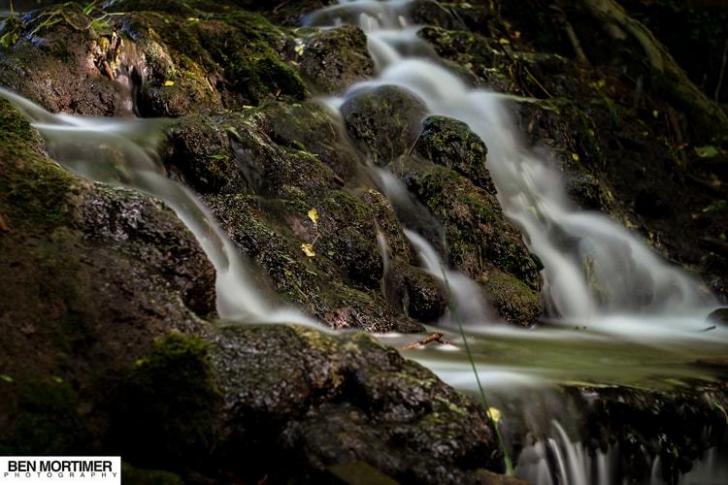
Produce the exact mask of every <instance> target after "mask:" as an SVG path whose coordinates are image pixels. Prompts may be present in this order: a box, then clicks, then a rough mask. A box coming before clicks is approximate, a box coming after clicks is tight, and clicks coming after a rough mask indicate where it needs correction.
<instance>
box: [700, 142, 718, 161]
mask: <svg viewBox="0 0 728 485" xmlns="http://www.w3.org/2000/svg"><path fill="white" fill-rule="evenodd" d="M695 153H696V154H697V155H698V156H699V157H700V158H713V157H715V156H717V155H718V154H719V153H720V152H719V151H718V149H717V148H715V147H714V146H713V145H706V146H704V147H695Z"/></svg>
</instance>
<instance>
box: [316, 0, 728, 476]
mask: <svg viewBox="0 0 728 485" xmlns="http://www.w3.org/2000/svg"><path fill="white" fill-rule="evenodd" d="M411 5H412V2H410V1H407V0H391V1H372V0H350V1H344V0H340V2H339V4H338V5H333V6H330V7H327V8H323V9H321V10H319V11H317V12H314V13H312V14H310V15H309V16H308V17H307V18H306V22H307V24H308V25H311V26H317V27H320V28H333V27H336V26H338V25H341V24H343V23H353V24H356V25H358V26H359V27H361V28H362V30H364V32H365V33H366V35H367V39H368V48H369V52H370V55H371V56H372V58H373V60H374V63H375V66H376V67H377V69H378V76H377V77H376V78H375V79H373V80H370V81H365V82H361V83H358V84H356V85H354V86H351V87H350V88H349V89H348V90H347V92H346V93H345V94H344V95H343V96H342V97H334V98H328V99H325V100H324V102H325V104H326V105H327V106H329V107H331V108H333V109H334V111H336V110H337V109H338V108H340V107H341V106H342V105H343V103H344V102H345V100H346V99H348V98H350V97H353V96H356V95H358V94H359V93H361V92H362V91H364V90H370V89H373V88H376V87H379V86H382V85H395V86H399V87H401V88H404V89H406V90H408V91H410V92H412V93H414V94H415V95H417V96H419V97H420V99H421V100H422V101H424V102H425V104H426V106H427V108H428V110H429V112H430V114H436V115H443V116H448V117H451V118H454V119H457V120H460V121H463V122H465V123H467V124H468V125H469V126H470V129H471V130H472V131H473V132H474V133H475V134H477V135H478V136H479V137H480V138H481V139H482V140H483V141H484V142H485V143H486V145H487V146H488V169H489V171H490V173H491V175H492V177H493V180H494V182H495V185H496V187H497V190H498V198H499V201H500V203H501V205H502V207H503V209H504V212H505V214H506V215H507V216H508V217H509V218H510V219H511V220H512V221H513V222H514V223H516V224H517V225H518V226H519V227H520V228H521V229H522V230H523V232H524V236H525V242H526V244H527V245H528V247H529V249H530V250H531V251H532V252H533V253H535V254H536V255H537V256H538V257H539V258H540V260H541V261H542V263H543V266H544V269H543V271H542V277H543V280H544V288H543V296H544V299H545V300H546V302H547V304H548V308H549V310H550V312H551V313H552V315H553V316H554V317H558V320H557V321H556V322H555V323H557V324H559V325H563V326H565V327H566V328H564V329H563V330H560V329H558V328H551V329H544V328H541V329H539V331H538V332H526V331H523V330H520V329H508V328H504V327H501V326H493V325H475V326H473V325H470V326H468V327H467V328H468V329H469V330H468V331H469V333H470V336H469V337H466V338H468V339H470V338H471V337H473V335H474V334H479V335H481V336H482V335H486V336H488V337H489V339H495V340H498V339H505V340H510V339H512V340H510V341H511V342H512V343H513V342H515V346H514V347H513V348H512V349H513V350H520V351H522V350H523V348H522V346H529V345H532V344H535V346H536V347H539V346H540V348H541V349H542V350H541V352H543V353H544V354H549V353H550V352H553V349H552V348H551V347H550V346H553V347H554V348H555V349H558V350H556V352H564V351H566V353H567V354H568V350H566V349H567V348H569V347H572V346H573V345H574V344H577V346H583V347H585V348H586V349H587V350H588V349H590V348H591V349H596V350H597V351H598V352H604V353H605V356H604V357H603V359H604V364H606V362H607V361H609V360H610V359H611V357H610V356H609V352H610V351H614V352H615V355H619V356H620V357H619V358H624V357H623V355H622V354H621V353H620V352H621V351H624V349H623V348H622V349H620V350H613V347H614V342H615V341H616V340H623V341H624V342H625V347H627V348H630V347H631V348H632V351H633V352H638V353H641V354H640V355H642V356H649V357H645V359H644V360H643V361H641V362H640V364H639V365H640V366H642V365H644V366H645V369H644V374H641V375H642V376H645V375H647V374H648V373H649V372H650V370H649V369H650V366H651V365H654V366H655V369H657V368H659V367H660V366H661V365H664V363H662V361H661V359H665V358H666V357H665V356H666V355H668V356H669V357H667V359H668V361H670V359H674V358H676V357H674V355H673V354H671V353H670V352H677V351H676V350H675V349H676V348H680V349H681V351H684V349H685V347H686V346H687V347H689V346H690V345H700V346H703V347H704V349H705V351H706V352H708V353H710V352H716V353H721V352H722V348H723V347H722V345H723V343H724V342H725V341H727V340H728V332H727V331H726V330H725V329H715V328H710V327H708V325H707V324H706V323H705V316H706V315H707V314H708V313H709V312H710V311H711V310H712V309H713V308H715V306H716V303H717V302H716V300H715V299H714V297H713V296H712V295H711V293H710V292H709V291H708V290H707V289H705V288H704V287H702V286H701V285H700V284H699V283H698V282H697V281H696V280H694V279H693V278H692V277H690V276H689V275H687V274H685V273H684V272H682V271H681V270H680V269H678V268H676V267H673V266H672V265H670V264H668V263H667V262H665V261H663V260H662V259H661V258H660V257H659V256H657V255H656V254H655V253H654V252H653V251H652V250H651V249H649V248H648V247H647V246H646V245H645V244H644V243H643V242H642V241H640V240H639V239H638V238H637V237H635V236H634V235H632V234H630V233H629V232H628V231H627V230H626V229H625V228H623V227H622V226H621V225H619V224H617V223H615V222H613V221H612V220H611V219H609V218H608V217H606V216H604V215H601V214H597V213H589V212H584V211H580V210H578V208H576V207H575V206H574V205H573V204H572V203H571V202H570V201H569V199H568V197H567V196H566V190H565V187H564V184H563V181H562V179H561V177H560V175H559V173H558V171H557V170H555V169H554V168H553V167H551V166H549V164H548V163H547V162H546V161H545V160H543V159H541V158H539V157H538V156H536V155H534V154H533V153H531V152H530V151H529V150H528V149H527V148H525V147H524V145H523V144H522V142H521V140H520V136H519V134H518V131H517V129H516V127H515V123H514V122H513V120H512V115H511V113H510V109H509V107H508V106H507V105H506V99H507V97H506V96H504V95H501V94H498V93H495V92H491V91H487V90H484V89H473V88H470V87H469V86H467V85H466V84H465V83H464V82H463V81H462V80H461V79H459V78H458V77H457V76H456V75H454V74H453V73H451V72H450V71H448V70H447V69H446V68H444V67H443V66H442V65H441V63H439V62H438V60H437V59H436V56H435V55H434V54H433V50H432V49H431V48H429V46H428V45H427V44H426V43H425V42H424V41H423V40H422V39H421V38H419V37H418V35H417V31H418V28H417V26H414V25H412V23H411V22H410V20H409V17H408V9H409V7H410V6H411ZM336 115H337V117H339V118H341V116H340V115H339V113H336ZM368 169H369V170H370V171H372V172H373V173H374V175H373V177H372V178H373V180H375V182H376V183H377V185H378V187H379V188H380V190H381V191H382V192H383V193H385V195H387V197H388V198H389V199H390V201H391V202H392V204H393V206H394V207H395V209H397V208H398V207H401V206H402V204H403V201H404V202H405V203H406V204H409V205H411V204H412V203H411V202H409V201H407V194H406V189H405V188H404V185H403V184H402V183H401V182H399V181H398V180H396V177H395V176H394V175H393V174H392V173H390V172H389V171H387V170H386V169H382V168H376V167H373V166H371V165H370V166H369V167H368ZM398 215H399V214H398ZM427 215H428V217H431V216H430V215H429V214H427ZM400 219H402V218H400ZM401 222H402V223H403V225H405V226H409V229H407V230H405V234H406V236H407V237H408V239H409V240H410V242H411V244H412V245H413V247H414V248H415V249H416V250H417V252H418V254H419V255H420V259H421V260H422V264H423V266H424V267H425V269H426V270H427V271H428V272H430V273H431V274H432V275H433V276H435V277H436V278H438V279H440V280H443V281H444V282H445V284H446V285H447V286H448V287H449V289H450V295H451V299H452V300H453V301H452V303H451V306H453V307H455V308H459V307H462V308H465V309H467V311H465V312H464V313H463V314H462V315H458V317H459V318H461V320H462V321H466V322H467V323H471V324H472V323H481V324H482V323H489V322H490V321H492V317H491V315H490V314H489V312H488V310H487V306H486V305H485V304H482V303H481V301H482V300H481V299H480V298H478V297H475V298H474V295H477V294H478V291H477V285H476V284H475V283H474V282H472V281H470V280H469V279H468V278H467V277H465V276H464V275H462V274H459V273H457V272H455V271H453V270H451V269H449V268H446V267H445V266H444V265H443V263H442V260H441V256H440V255H439V254H438V253H437V251H436V250H435V249H434V248H433V247H432V246H431V245H430V244H429V243H428V242H427V240H426V239H425V238H423V237H422V236H421V235H420V234H418V233H417V231H415V230H413V229H416V228H414V227H411V226H412V225H411V224H408V221H406V220H401ZM444 246H445V247H446V244H444ZM473 301H475V302H476V304H475V305H473V304H472V302H473ZM469 303H470V304H469ZM575 323H578V324H579V325H582V326H584V327H582V328H585V329H588V331H587V332H582V333H577V332H574V331H571V330H569V329H568V327H569V325H572V326H573V324H575ZM706 328H707V329H708V330H715V331H713V332H711V333H710V334H708V333H706V332H704V331H705V330H706ZM645 337H649V341H650V342H654V341H660V342H661V344H660V345H661V347H660V348H657V349H653V348H651V344H647V345H646V346H645V345H643V344H641V343H637V342H643V341H645V340H646V339H645ZM452 338H453V340H456V339H457V337H456V336H452ZM556 341H558V342H559V344H556V345H553V343H554V342H556ZM499 343H500V345H501V346H502V340H501V342H499ZM480 345H481V347H482V348H483V349H482V350H479V349H477V348H476V350H475V353H476V354H477V355H475V356H474V357H475V359H479V358H480V359H482V361H485V362H488V363H483V362H482V361H481V363H480V364H478V366H477V372H478V374H479V375H480V379H481V381H483V382H485V383H486V387H488V389H489V392H490V391H492V388H493V386H494V387H496V388H497V387H500V386H503V385H504V383H508V385H509V386H513V385H516V386H533V385H535V383H536V382H538V383H543V382H548V381H549V380H553V382H559V381H560V380H563V379H568V377H566V376H568V375H570V374H573V375H575V376H578V374H579V373H578V371H575V370H576V369H578V368H579V366H580V365H584V364H586V365H585V369H586V370H585V374H589V373H590V372H591V374H590V375H589V377H594V374H595V373H596V372H595V371H597V368H596V366H590V365H589V364H591V363H592V362H593V358H591V356H590V355H586V356H584V355H578V356H577V355H573V356H572V357H573V360H568V359H563V360H562V361H559V363H558V364H554V363H553V362H549V363H544V364H543V365H542V366H539V365H538V363H534V364H533V365H532V366H531V367H527V366H525V367H524V366H522V365H520V364H514V365H508V363H507V362H498V364H497V365H494V363H493V361H494V360H495V361H497V360H498V359H499V355H498V354H499V352H502V348H499V345H498V344H497V343H491V344H488V343H484V342H483V341H481V343H480ZM489 345H490V346H489ZM471 346H472V344H471ZM491 346H492V347H491ZM617 347H618V346H617ZM708 347H709V348H710V349H708ZM618 348H619V347H618ZM441 349H442V350H448V352H447V355H448V356H447V357H444V356H443V353H442V352H438V351H437V350H434V351H432V350H426V351H425V352H420V353H419V354H418V353H411V354H410V357H412V358H414V359H416V360H419V361H420V362H422V363H423V364H425V365H427V366H428V367H430V368H432V369H433V370H435V372H437V373H438V374H439V375H440V376H441V377H442V378H443V379H444V380H446V381H448V382H450V383H451V384H453V385H455V386H459V387H462V388H470V389H471V390H474V389H473V387H474V379H473V376H472V370H471V368H470V367H469V366H468V365H467V363H466V362H465V359H464V358H461V359H460V360H459V361H458V360H457V359H455V358H454V357H453V356H454V355H457V354H458V353H457V352H450V351H451V350H452V346H451V345H449V346H448V345H444V346H441ZM607 349H609V350H607ZM668 349H669V350H668ZM666 352H667V353H666ZM494 353H495V357H494V356H493V354H494ZM423 354H424V355H423ZM460 354H462V352H460ZM589 354H590V352H589ZM471 358H473V356H471ZM680 358H685V356H682V357H680ZM688 358H689V357H688ZM587 362H588V363H587ZM652 362H654V363H652ZM670 362H671V361H670ZM599 365H603V364H602V363H599ZM567 368H568V370H567ZM599 370H600V371H601V369H599ZM524 371H525V372H524ZM653 372H654V373H655V375H657V374H660V371H658V370H653ZM684 372H685V373H686V374H685V377H686V378H687V377H688V376H690V375H692V373H693V372H694V369H690V368H689V367H688V368H686V369H685V371H684ZM481 373H482V374H481ZM554 374H560V375H554ZM606 374H607V375H605V376H604V377H605V378H606V379H607V380H609V379H610V378H613V376H611V375H609V373H608V372H607V373H606ZM637 374H640V372H637ZM620 377H621V376H620ZM575 378H576V379H578V378H579V377H575ZM508 392H512V388H511V390H510V391H506V393H508ZM613 454H614V452H613V451H610V453H607V454H605V453H603V452H600V451H599V450H596V451H595V452H594V453H593V454H590V453H589V451H588V450H586V448H585V447H584V446H583V445H581V444H580V443H578V442H574V441H572V440H571V439H570V438H569V436H568V435H567V433H566V432H565V431H564V429H563V427H562V426H561V425H560V424H559V423H558V421H554V422H553V426H552V430H551V431H550V432H548V433H547V434H546V437H544V438H542V439H541V440H538V441H536V442H535V443H534V444H533V445H532V446H528V447H526V448H525V449H524V450H523V452H522V453H521V457H520V458H521V459H520V461H519V467H518V474H519V475H520V476H522V477H524V478H527V479H529V480H530V481H531V482H533V483H536V484H539V485H547V484H556V483H559V484H591V483H594V484H608V483H614V482H615V481H616V480H619V478H618V477H617V476H616V475H614V473H613V468H614V466H613V463H612V462H614V456H613ZM714 471H715V470H714ZM682 481H683V482H684V483H691V482H690V477H689V476H685V477H683V480H682ZM653 483H659V480H657V481H655V480H653Z"/></svg>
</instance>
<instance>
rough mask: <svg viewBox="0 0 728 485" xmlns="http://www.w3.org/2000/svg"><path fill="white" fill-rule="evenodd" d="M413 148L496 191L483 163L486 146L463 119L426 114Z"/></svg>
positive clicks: (478, 184) (431, 159)
mask: <svg viewBox="0 0 728 485" xmlns="http://www.w3.org/2000/svg"><path fill="white" fill-rule="evenodd" d="M414 152H415V153H417V154H418V155H420V156H421V157H423V158H425V159H427V160H429V161H431V162H432V163H435V164H437V165H443V166H445V167H448V168H452V169H455V170H456V171H457V172H458V173H460V174H461V175H464V176H465V177H467V178H469V179H470V180H471V181H472V182H473V183H474V184H475V185H477V186H479V187H481V188H483V189H485V190H487V191H488V192H490V193H491V194H493V195H495V193H496V191H495V186H494V185H493V181H492V180H491V178H490V174H489V173H488V169H487V168H486V166H485V164H486V156H487V154H488V149H487V148H486V146H485V143H483V140H481V139H480V138H479V137H478V136H477V135H476V134H475V133H473V132H472V131H470V128H469V127H468V125H467V124H465V123H463V122H462V121H458V120H454V119H452V118H447V117H444V116H430V117H428V118H427V119H425V121H424V122H423V124H422V133H420V136H419V138H418V139H417V143H416V144H415V148H414Z"/></svg>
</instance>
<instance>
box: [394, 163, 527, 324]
mask: <svg viewBox="0 0 728 485" xmlns="http://www.w3.org/2000/svg"><path fill="white" fill-rule="evenodd" d="M397 169H398V171H399V172H400V174H401V176H402V178H403V180H404V181H405V183H406V184H407V187H408V189H409V190H410V191H411V192H412V193H413V194H414V195H415V196H416V197H417V198H418V200H419V201H420V202H422V204H424V205H425V206H426V207H427V208H428V209H429V210H430V211H431V212H432V214H433V215H434V216H435V217H436V218H437V219H438V220H439V221H442V223H443V225H444V227H445V236H446V241H447V251H446V252H447V255H448V262H449V264H450V265H451V266H453V267H454V268H455V269H458V270H460V271H462V272H464V273H465V274H466V275H468V276H469V277H471V278H473V279H475V280H481V279H482V280H483V281H484V282H489V283H488V284H487V285H486V286H487V287H488V289H490V290H491V291H492V292H493V293H492V294H489V296H490V298H491V299H492V300H494V302H495V303H496V307H497V309H498V310H499V312H500V314H501V316H502V317H503V318H505V319H507V320H509V321H512V322H514V323H518V324H520V325H529V324H532V323H534V322H535V319H536V317H537V316H538V315H539V314H540V313H541V312H540V308H541V304H540V299H539V297H538V290H539V288H540V285H541V282H540V277H539V274H538V267H537V264H536V262H535V260H534V258H533V257H532V256H531V255H530V253H529V251H528V249H527V248H526V246H525V244H524V243H523V241H522V239H521V235H520V233H519V231H518V230H517V229H516V228H515V227H514V226H513V225H512V224H511V223H510V222H508V221H507V220H506V218H505V216H504V215H503V212H502V211H501V208H500V205H499V203H498V200H497V199H496V197H495V195H493V194H491V193H489V192H487V191H485V190H484V189H481V188H479V187H476V186H475V185H474V184H473V183H472V182H470V181H469V180H468V179H466V178H465V177H463V176H461V175H459V174H458V173H457V172H455V171H454V170H451V169H448V168H447V167H445V166H440V165H434V164H428V163H423V162H422V160H418V159H409V160H406V161H405V162H404V163H402V164H398V167H397ZM503 273H507V274H508V275H507V276H504V275H503ZM509 300H510V301H509ZM519 304H523V305H524V307H523V308H517V307H518V306H519Z"/></svg>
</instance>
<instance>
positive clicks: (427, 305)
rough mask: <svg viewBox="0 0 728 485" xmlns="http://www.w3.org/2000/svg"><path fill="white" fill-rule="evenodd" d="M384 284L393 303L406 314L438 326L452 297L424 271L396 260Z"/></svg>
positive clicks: (388, 297)
mask: <svg viewBox="0 0 728 485" xmlns="http://www.w3.org/2000/svg"><path fill="white" fill-rule="evenodd" d="M383 283H384V291H385V294H386V296H387V299H388V301H389V302H390V304H391V305H393V306H395V308H396V307H400V308H402V310H403V311H404V313H405V314H406V315H409V316H411V317H412V318H414V319H416V320H418V321H421V322H425V323H435V322H437V321H438V320H439V319H440V318H441V317H442V316H443V315H444V314H445V310H447V304H448V297H449V295H448V294H447V292H446V291H445V289H444V288H443V287H442V285H441V284H440V283H439V282H438V281H437V280H436V279H435V278H434V277H433V276H432V275H430V274H428V273H427V272H426V271H424V270H423V269H421V268H415V267H412V266H409V265H407V264H404V263H402V262H401V261H394V262H392V264H391V268H389V271H388V272H387V273H386V275H385V280H384V282H383Z"/></svg>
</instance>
